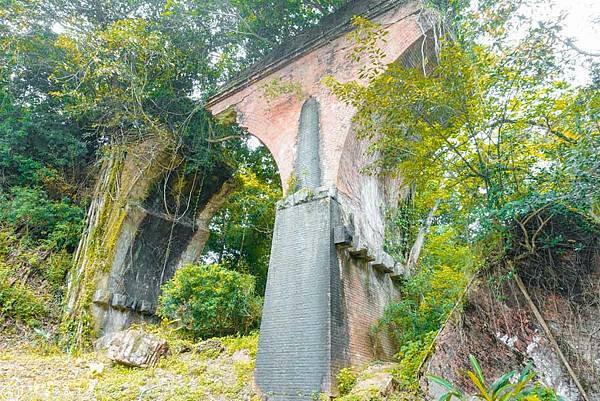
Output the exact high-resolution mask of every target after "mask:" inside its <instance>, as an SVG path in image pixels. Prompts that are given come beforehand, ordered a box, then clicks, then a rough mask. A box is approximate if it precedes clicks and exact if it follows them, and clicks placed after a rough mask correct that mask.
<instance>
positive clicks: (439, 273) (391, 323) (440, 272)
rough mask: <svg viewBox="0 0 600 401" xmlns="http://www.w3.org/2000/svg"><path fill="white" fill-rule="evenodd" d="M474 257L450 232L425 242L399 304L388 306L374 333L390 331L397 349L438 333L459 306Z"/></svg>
mask: <svg viewBox="0 0 600 401" xmlns="http://www.w3.org/2000/svg"><path fill="white" fill-rule="evenodd" d="M478 263H479V262H478V259H477V256H476V255H475V254H474V253H473V251H472V250H471V249H470V248H469V246H468V245H463V244H460V242H458V241H457V239H456V238H455V234H454V233H453V231H452V230H442V231H438V232H434V233H432V234H431V235H430V236H429V238H428V239H427V243H426V246H425V249H424V251H423V257H422V260H421V262H420V265H419V271H418V272H417V274H416V275H415V276H413V277H411V278H409V279H407V280H406V281H404V282H403V284H402V288H401V291H402V297H401V300H400V301H397V302H393V303H391V304H390V305H388V306H387V308H386V310H385V312H384V315H383V317H382V319H381V320H380V322H379V324H378V325H377V326H376V327H375V328H374V329H375V330H389V331H390V332H391V334H392V337H393V338H394V340H395V341H396V344H397V346H398V347H399V348H402V347H403V346H404V345H406V344H408V343H410V342H411V341H414V340H419V339H421V338H422V337H423V336H425V335H427V334H429V333H430V332H433V331H437V330H438V329H439V328H440V327H441V326H442V324H443V323H444V321H445V320H446V318H447V317H448V314H449V313H450V312H451V311H452V309H453V308H454V306H455V305H456V303H457V302H458V300H459V298H460V296H461V294H462V293H463V291H464V288H465V286H466V284H467V279H466V274H467V272H469V271H472V270H474V269H476V268H477V265H478Z"/></svg>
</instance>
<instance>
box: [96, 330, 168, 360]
mask: <svg viewBox="0 0 600 401" xmlns="http://www.w3.org/2000/svg"><path fill="white" fill-rule="evenodd" d="M109 336H110V337H109V338H107V339H106V340H103V341H98V343H99V344H101V345H102V346H103V347H106V356H107V357H108V359H110V360H111V361H113V362H117V363H120V364H123V365H127V366H135V367H140V368H146V367H150V366H154V365H156V363H157V362H158V360H159V359H160V358H161V357H163V356H164V355H166V353H167V352H168V349H169V348H168V344H167V342H166V341H165V340H162V339H160V338H158V337H156V336H154V335H152V334H149V333H145V332H144V331H142V330H132V329H129V330H125V331H120V332H116V333H112V334H109ZM102 346H100V345H99V346H98V347H97V348H102Z"/></svg>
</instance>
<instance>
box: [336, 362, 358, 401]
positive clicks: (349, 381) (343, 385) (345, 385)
mask: <svg viewBox="0 0 600 401" xmlns="http://www.w3.org/2000/svg"><path fill="white" fill-rule="evenodd" d="M337 382H338V390H339V392H340V396H344V395H347V394H349V393H350V391H351V390H352V387H354V385H355V384H356V373H355V372H354V371H353V370H352V369H348V368H344V369H342V370H340V372H339V373H338V375H337Z"/></svg>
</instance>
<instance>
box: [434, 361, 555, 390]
mask: <svg viewBox="0 0 600 401" xmlns="http://www.w3.org/2000/svg"><path fill="white" fill-rule="evenodd" d="M469 361H470V363H471V367H472V370H470V371H468V372H467V373H466V375H467V376H468V378H469V380H470V381H471V383H472V384H473V386H474V387H475V388H476V389H477V393H476V394H473V395H472V396H470V395H465V394H464V393H463V392H462V391H461V390H459V389H457V388H456V387H455V386H454V385H452V383H450V382H448V381H447V380H445V379H443V378H441V377H438V376H430V379H431V380H432V382H434V383H436V384H439V385H440V386H442V387H444V388H445V389H446V390H448V391H447V392H446V393H445V394H443V395H442V396H441V397H440V400H444V401H450V400H452V399H453V398H457V399H459V400H470V399H473V398H475V399H479V400H485V401H521V400H527V401H557V400H559V399H560V397H557V396H556V394H555V393H554V391H552V389H549V388H547V387H544V386H541V385H539V384H537V385H535V386H532V385H531V383H532V381H533V380H534V379H535V377H536V373H535V372H533V371H531V366H529V365H528V366H527V367H525V369H523V370H522V371H521V372H520V373H517V372H514V371H512V372H508V373H505V374H504V375H502V376H501V377H500V378H498V379H497V380H496V381H494V382H493V383H491V384H489V385H488V384H487V382H486V379H485V377H484V374H483V370H482V369H481V366H480V365H479V362H478V361H477V359H476V358H475V357H474V356H473V355H470V356H469Z"/></svg>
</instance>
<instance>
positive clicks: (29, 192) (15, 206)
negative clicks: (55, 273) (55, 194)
mask: <svg viewBox="0 0 600 401" xmlns="http://www.w3.org/2000/svg"><path fill="white" fill-rule="evenodd" d="M84 217H85V211H84V209H83V208H81V207H79V206H76V205H74V204H73V203H72V202H71V201H69V200H68V199H66V198H65V199H62V200H51V199H49V198H48V195H47V194H46V192H45V191H44V190H42V189H40V188H27V187H13V188H11V190H10V193H9V194H0V223H4V224H6V225H9V226H11V227H13V228H14V230H16V231H18V232H19V233H20V234H22V236H23V237H25V238H29V239H32V240H43V241H44V242H46V244H47V245H48V246H49V247H52V248H55V249H63V248H69V249H74V248H75V247H76V246H77V243H78V242H79V236H80V235H81V231H82V229H83V220H84Z"/></svg>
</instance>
